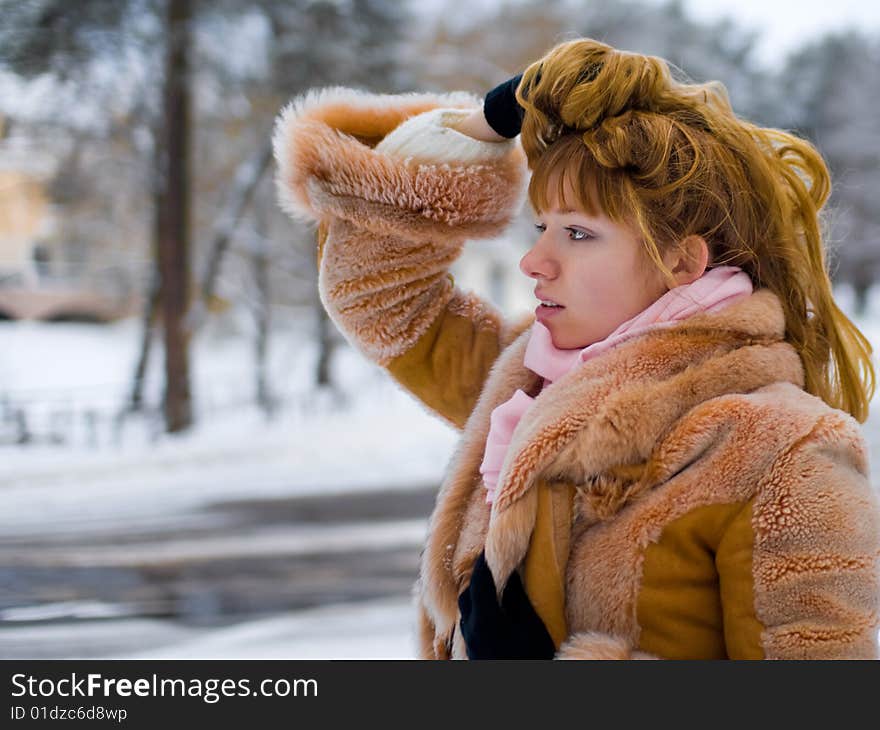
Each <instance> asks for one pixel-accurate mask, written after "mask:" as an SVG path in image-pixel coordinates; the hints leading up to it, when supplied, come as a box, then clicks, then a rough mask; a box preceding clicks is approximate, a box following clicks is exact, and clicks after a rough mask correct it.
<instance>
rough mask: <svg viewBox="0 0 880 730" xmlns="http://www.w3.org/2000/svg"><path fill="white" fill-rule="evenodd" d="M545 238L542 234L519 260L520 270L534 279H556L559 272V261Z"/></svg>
mask: <svg viewBox="0 0 880 730" xmlns="http://www.w3.org/2000/svg"><path fill="white" fill-rule="evenodd" d="M543 240H544V236H541V237H540V238H539V239H538V240H537V241H535V245H534V246H532V247H531V248H530V249H529V250H528V251H526V254H525V256H523V257H522V258H521V259H520V260H519V270H520V271H522V272H523V273H524V274H525V275H526V276H529V277H531V278H532V279H554V278H556V276H557V274H558V273H559V262H558V261H557V260H556V258H555V257H554V256H553V255H552V252H551V251H550V250H549V247H548V246H546V245H545V244H543V243H542V242H543Z"/></svg>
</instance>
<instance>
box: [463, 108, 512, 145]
mask: <svg viewBox="0 0 880 730" xmlns="http://www.w3.org/2000/svg"><path fill="white" fill-rule="evenodd" d="M451 127H452V129H454V130H455V131H456V132H461V133H462V134H466V135H467V136H468V137H473V138H474V139H478V140H480V141H481V142H504V141H506V140H507V137H502V136H501V135H500V134H498V133H497V132H496V131H495V130H494V129H492V127H490V126H489V122H487V121H486V117H485V116H484V115H483V110H482V109H475V110H474V111H473V112H472V113H471V114H469V115H468V116H466V117H465V118H464V119H462V120H461V121H460V122H457V123H456V124H454V125H451Z"/></svg>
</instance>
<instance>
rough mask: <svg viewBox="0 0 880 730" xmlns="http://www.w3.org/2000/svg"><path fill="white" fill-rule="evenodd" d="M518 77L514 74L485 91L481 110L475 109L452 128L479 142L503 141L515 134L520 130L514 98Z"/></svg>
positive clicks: (520, 125) (520, 108)
mask: <svg viewBox="0 0 880 730" xmlns="http://www.w3.org/2000/svg"><path fill="white" fill-rule="evenodd" d="M522 77H523V75H522V74H518V75H516V76H514V77H512V78H509V79H508V80H507V81H505V82H504V83H501V84H498V86H496V87H495V88H494V89H492V90H491V91H490V92H489V93H487V94H486V96H485V97H484V99H483V106H482V108H481V109H475V110H474V111H473V112H472V113H471V114H470V115H469V116H468V117H466V118H465V119H463V120H462V121H461V122H459V123H458V124H457V125H455V127H453V128H454V129H455V130H457V131H459V132H461V133H462V134H466V135H468V136H469V137H473V138H474V139H478V140H480V141H482V142H503V141H504V140H506V139H513V138H514V137H516V136H517V135H518V134H519V132H520V129H522V120H523V114H524V110H523V108H522V107H521V106H520V105H519V102H517V100H516V89H517V87H518V86H519V82H520V81H522Z"/></svg>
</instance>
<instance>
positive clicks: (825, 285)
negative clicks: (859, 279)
mask: <svg viewBox="0 0 880 730" xmlns="http://www.w3.org/2000/svg"><path fill="white" fill-rule="evenodd" d="M516 97H517V100H518V101H519V103H520V104H521V105H522V107H523V108H524V109H525V116H524V118H523V125H522V132H521V141H522V145H523V149H524V150H525V152H526V156H527V158H528V162H529V168H530V170H531V171H532V178H531V181H530V183H529V192H528V194H529V199H530V202H531V203H532V205H533V207H534V208H535V209H536V210H538V211H540V210H547V209H548V207H549V205H550V202H549V200H550V193H551V185H552V184H556V185H557V195H558V200H559V201H561V202H564V203H566V204H568V206H569V207H575V206H577V207H579V208H580V209H582V210H585V211H586V212H588V213H590V214H593V215H595V214H597V213H598V212H603V213H604V214H606V215H607V216H609V217H610V218H611V219H612V220H615V221H617V222H622V223H626V224H628V225H631V226H633V227H634V229H635V230H636V231H637V232H638V233H639V234H640V235H641V237H642V239H643V241H644V246H645V253H646V254H647V256H648V257H649V258H650V260H653V262H654V264H655V265H656V266H657V268H658V269H659V270H660V271H661V272H662V274H663V276H664V277H666V280H667V282H670V281H671V279H672V272H670V271H669V270H668V268H667V267H666V266H665V265H664V263H663V260H662V254H661V252H662V251H665V250H667V249H668V248H669V247H671V246H675V245H677V244H678V243H679V242H681V241H682V240H683V239H684V238H685V237H687V236H689V235H698V236H701V237H703V238H704V239H705V240H706V243H707V244H708V246H709V253H710V259H709V260H710V265H711V266H720V265H732V266H739V267H741V268H742V269H743V270H744V271H745V272H747V273H748V274H749V276H750V277H751V279H752V282H753V284H754V285H755V286H756V287H766V288H768V289H770V290H771V291H773V292H774V293H775V294H776V295H778V296H779V299H780V301H781V303H782V306H783V308H784V311H785V322H786V335H785V338H786V340H787V341H788V342H790V343H791V344H792V345H793V346H794V347H795V348H796V350H797V351H798V353H799V354H800V357H801V360H802V361H803V364H804V370H805V388H806V390H807V391H808V392H809V393H812V394H813V395H816V396H818V397H820V398H822V400H824V401H825V402H826V403H828V404H829V405H831V406H832V407H834V408H840V409H842V410H844V411H847V412H848V413H850V414H851V415H852V416H853V417H854V418H856V419H857V420H858V421H859V422H861V423H864V421H865V420H866V419H867V417H868V403H869V401H870V400H871V398H872V397H873V394H874V389H875V372H874V368H873V365H872V363H871V353H872V348H871V345H870V343H869V342H868V340H867V338H866V337H865V335H864V334H863V333H862V332H861V331H860V330H859V329H858V328H857V327H856V326H855V324H853V322H851V321H850V320H849V319H848V318H847V317H846V315H845V314H844V313H843V312H842V311H841V310H840V308H839V307H838V306H837V303H836V302H835V301H834V297H833V295H832V290H831V280H830V278H829V275H828V271H827V264H826V258H825V247H824V244H823V233H822V223H821V219H820V210H821V209H822V206H823V205H824V204H825V202H826V200H827V199H828V196H829V194H830V192H831V181H830V177H829V173H828V168H827V166H826V165H825V162H824V161H823V159H822V156H821V155H820V154H819V152H818V151H817V150H816V148H815V147H813V146H812V145H811V144H810V143H809V142H807V141H805V140H803V139H800V138H799V137H796V136H795V135H793V134H789V133H787V132H784V131H781V130H778V129H770V128H765V127H759V126H757V125H755V124H752V123H750V122H747V121H744V120H742V119H739V118H738V117H737V116H736V114H735V113H734V112H733V110H732V109H731V106H730V101H729V99H728V96H727V92H726V90H725V88H724V86H723V85H722V84H720V83H719V82H710V83H707V84H692V83H685V82H682V81H678V80H676V79H674V78H673V76H672V73H671V71H670V68H669V65H668V64H667V63H666V61H664V60H663V59H660V58H656V57H653V56H644V55H640V54H635V53H629V52H625V51H620V50H617V49H614V48H612V47H610V46H608V45H605V44H604V43H600V42H598V41H595V40H592V39H588V38H583V39H578V40H573V41H567V42H564V43H561V44H559V45H557V46H556V47H554V48H553V49H552V50H551V51H550V52H549V53H547V54H546V55H545V56H544V57H543V58H541V59H540V60H538V61H536V62H535V63H533V64H531V65H530V66H529V67H528V68H527V69H526V70H525V72H524V74H523V78H522V81H521V82H520V84H519V87H518V88H517V92H516ZM554 181H555V182H554ZM566 181H568V183H569V184H570V185H571V187H572V188H573V190H574V191H575V195H576V197H577V200H575V201H566V200H564V188H565V184H566Z"/></svg>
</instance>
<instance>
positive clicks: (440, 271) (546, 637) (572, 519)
mask: <svg viewBox="0 0 880 730" xmlns="http://www.w3.org/2000/svg"><path fill="white" fill-rule="evenodd" d="M514 93H515V98H516V102H517V104H516V105H512V104H510V103H509V100H510V99H511V98H512V95H513V94H514ZM505 96H506V97H507V99H508V103H507V104H506V106H505V103H504V99H505ZM505 108H506V109H507V111H506V112H504V109H505ZM499 110H501V111H499ZM512 110H513V111H512ZM484 114H485V117H484ZM487 120H488V121H489V122H492V124H491V125H488V124H487ZM520 122H521V125H522V126H521V134H520V140H519V141H517V140H516V139H514V138H515V136H516V134H517V132H520ZM493 127H494V129H493ZM275 150H276V158H277V161H278V164H279V172H278V186H279V194H280V198H281V201H282V204H283V205H284V206H285V208H286V210H288V211H289V213H290V214H291V215H293V216H294V217H295V218H297V219H300V220H306V221H315V222H317V223H318V224H319V228H318V231H319V244H318V245H319V259H320V263H319V289H320V293H321V297H322V301H323V303H324V305H325V306H326V308H327V311H328V312H329V314H330V316H331V317H332V318H333V320H334V321H335V322H336V324H337V325H338V326H339V327H340V329H341V330H342V331H343V332H344V333H345V335H346V336H347V338H348V339H349V340H350V341H351V342H352V344H353V345H354V346H356V347H358V348H359V349H360V351H361V352H363V353H364V355H365V356H366V357H368V358H371V359H372V360H374V361H375V362H377V363H379V364H380V365H382V366H384V367H385V368H387V370H388V372H389V373H390V374H391V375H392V376H393V377H394V378H395V379H396V380H397V381H398V382H399V383H400V384H401V385H402V386H404V387H405V388H407V389H408V390H409V391H410V392H412V393H413V394H414V395H415V396H416V397H417V398H419V399H420V400H421V401H422V402H423V403H424V404H425V405H426V406H427V407H428V408H429V409H430V410H431V411H432V412H434V413H436V414H437V415H439V416H440V417H442V418H444V419H445V420H446V421H448V422H449V423H450V424H452V425H453V426H455V427H456V428H459V429H462V430H463V433H462V439H461V445H460V447H459V449H458V450H457V453H456V454H455V456H454V458H453V461H452V463H451V465H450V468H449V472H448V475H447V477H446V479H445V481H444V483H443V485H442V487H441V490H440V492H439V494H438V497H437V504H436V507H435V509H434V512H433V514H432V516H431V519H430V523H429V534H428V539H427V543H426V545H425V548H424V550H423V551H422V555H421V571H420V576H419V580H418V582H417V583H416V586H415V590H414V596H415V599H416V602H417V610H418V617H419V621H418V625H419V630H418V634H419V639H418V643H419V653H420V656H422V657H424V658H472V659H473V658H559V659H627V658H668V659H679V658H693V659H710V658H734V659H741V658H754V659H762V658H766V659H771V658H779V659H791V658H803V659H823V658H876V657H877V631H878V601H880V579H878V555H880V508H878V502H877V499H876V496H875V494H874V492H873V490H872V488H871V485H870V481H869V473H868V463H867V452H866V446H865V441H864V439H863V437H862V435H861V433H860V428H859V422H863V421H864V420H865V418H866V416H867V410H868V402H869V400H870V397H871V395H872V394H873V389H874V371H873V369H872V367H871V362H870V354H871V348H870V345H869V344H868V342H867V340H866V339H865V338H864V336H863V335H862V334H861V333H860V332H859V331H858V330H857V329H856V327H855V326H854V325H853V324H852V323H851V322H850V321H849V320H848V319H847V318H846V317H845V316H844V314H843V313H842V312H841V311H840V310H839V309H838V307H837V305H836V303H835V302H834V299H833V298H832V293H831V286H830V282H829V278H828V275H827V272H826V264H825V258H824V253H823V247H822V239H821V235H820V226H819V215H818V214H819V210H820V209H821V208H822V205H823V203H824V202H825V200H826V198H827V197H828V193H829V178H828V172H827V169H826V167H825V165H824V163H823V161H822V159H821V157H820V156H819V154H818V153H817V152H816V150H815V149H814V148H813V147H812V146H811V145H809V144H808V143H807V142H805V141H803V140H801V139H798V138H796V137H794V136H792V135H789V134H786V133H784V132H781V131H778V130H771V129H764V128H760V127H758V126H755V125H752V124H750V123H748V122H745V121H743V120H740V119H738V118H737V117H736V116H735V114H734V113H733V111H732V110H731V108H730V106H729V103H728V101H727V98H726V95H725V93H724V89H723V87H722V86H721V85H720V84H717V83H716V84H707V85H693V84H685V83H681V82H678V81H675V80H674V79H673V78H672V76H671V74H670V72H669V69H668V67H667V65H666V63H665V62H664V61H662V60H660V59H658V58H654V57H648V56H642V55H638V54H632V53H626V52H623V51H619V50H616V49H613V48H611V47H609V46H607V45H604V44H602V43H598V42H596V41H593V40H589V39H580V40H575V41H569V42H566V43H563V44H561V45H559V46H557V47H555V48H553V49H552V50H551V51H550V52H549V53H548V54H547V55H546V56H545V57H544V58H542V59H540V60H539V61H537V62H535V63H534V64H532V65H531V66H529V67H528V68H527V69H526V71H525V72H524V74H523V75H522V76H521V77H516V78H515V79H513V80H512V81H511V83H510V84H508V85H506V86H504V85H502V87H498V89H496V90H493V92H492V93H490V94H489V95H488V96H487V97H486V100H485V104H484V106H480V105H478V103H477V100H476V99H475V98H474V97H472V96H470V95H469V94H462V93H453V94H445V95H443V94H440V95H432V94H400V95H380V94H369V93H365V92H361V91H355V90H350V89H344V88H338V87H336V88H328V89H323V90H314V91H312V92H309V93H307V94H305V95H304V96H302V97H300V98H298V99H296V100H295V101H294V102H293V103H292V104H291V105H290V106H289V107H288V108H287V109H286V110H285V111H284V113H283V114H282V116H281V117H280V118H279V123H278V126H277V129H276V135H275ZM526 167H528V170H529V171H530V172H531V178H530V181H529V182H528V185H527V186H526V178H527V170H526ZM526 192H527V194H528V199H529V202H530V203H531V206H532V208H533V210H534V213H535V216H536V238H535V241H534V245H533V246H532V248H531V249H530V250H529V252H528V253H527V254H526V255H525V256H524V257H523V258H522V260H521V261H520V268H521V270H522V271H523V273H524V274H525V275H526V276H528V277H531V278H532V279H533V280H534V283H535V296H536V299H537V300H538V302H539V303H538V306H537V307H536V312H535V315H534V316H532V315H529V316H528V317H526V318H524V319H521V320H520V321H515V322H511V321H507V320H505V319H504V318H503V317H502V316H501V315H500V314H499V313H498V312H497V311H495V310H494V309H493V308H492V307H491V306H490V305H488V304H487V303H486V302H484V301H482V300H481V299H479V298H478V297H476V296H475V295H474V294H472V293H466V292H463V291H460V290H459V289H458V288H457V287H456V286H455V282H454V281H453V278H452V276H451V275H450V274H449V273H448V268H449V266H450V264H451V263H452V262H453V261H454V260H455V259H456V257H457V256H458V255H459V253H460V251H461V249H462V246H463V244H464V242H465V241H466V240H468V239H479V238H489V237H493V236H496V235H498V234H499V233H501V232H502V231H503V230H504V229H505V227H506V226H507V225H508V224H509V222H510V221H511V219H512V217H513V216H514V215H515V214H516V212H517V211H518V210H519V208H520V206H521V204H522V202H523V197H524V195H525V194H526ZM389 437H391V438H393V434H389Z"/></svg>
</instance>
